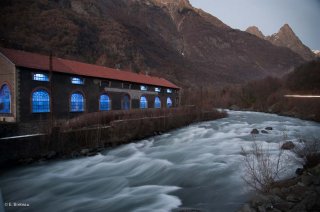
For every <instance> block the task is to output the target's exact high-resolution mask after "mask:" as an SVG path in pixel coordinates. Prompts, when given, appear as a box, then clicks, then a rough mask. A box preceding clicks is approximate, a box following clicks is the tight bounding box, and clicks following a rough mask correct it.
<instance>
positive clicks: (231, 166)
mask: <svg viewBox="0 0 320 212" xmlns="http://www.w3.org/2000/svg"><path fill="white" fill-rule="evenodd" d="M266 127H271V128H272V130H265V128H266ZM254 128H256V129H258V130H259V131H260V133H259V134H258V135H256V136H253V135H251V134H250V132H251V130H252V129H254ZM261 130H265V133H266V134H263V133H261ZM301 138H303V139H313V138H320V124H318V123H315V122H309V121H303V120H299V119H294V118H288V117H282V116H277V115H272V114H265V113H256V112H237V111H229V117H227V118H224V119H220V120H216V121H210V122H203V123H198V124H193V125H190V126H188V127H185V128H182V129H178V130H174V131H171V132H169V133H166V134H163V135H160V136H156V137H152V138H149V139H146V140H142V141H139V142H137V143H131V144H127V145H123V146H120V147H117V148H114V149H110V150H106V151H104V152H101V153H100V154H98V155H96V156H93V157H86V158H80V159H79V158H78V159H72V160H71V159H70V160H58V161H51V162H42V163H37V164H33V165H30V166H25V167H20V168H16V169H14V170H11V171H8V172H6V173H3V174H1V176H0V188H1V190H2V195H3V198H4V201H5V203H6V204H7V205H8V204H9V203H12V205H13V203H23V204H24V206H20V207H19V208H18V207H12V206H11V207H5V209H6V211H32V212H37V211H49V212H50V211H52V212H56V211H77V212H78V211H84V212H87V211H90V212H91V211H107V212H126V211H134V212H150V211H152V212H153V211H156V212H162V211H163V212H165V211H172V210H173V211H179V208H194V209H198V210H201V211H205V212H206V211H236V210H237V209H238V208H239V207H241V205H243V204H244V203H245V202H246V201H248V199H249V198H250V195H251V191H250V188H249V187H248V186H247V184H246V183H245V182H244V181H243V179H242V176H243V175H244V174H245V169H244V166H243V164H244V162H243V159H244V156H243V154H241V147H244V148H250V147H251V145H252V143H253V142H254V141H255V142H258V143H260V144H262V146H263V148H265V149H267V150H268V151H269V152H270V153H271V154H273V155H277V154H278V153H279V149H280V145H281V143H282V142H284V141H287V140H290V141H293V142H294V143H296V144H298V143H299V139H301ZM285 157H287V158H288V159H289V160H288V161H286V171H285V172H284V173H283V174H282V176H281V177H282V178H286V177H290V176H293V175H294V171H295V169H296V168H297V167H299V166H300V165H299V159H298V158H296V157H295V156H294V154H293V153H291V152H288V151H287V152H286V154H285ZM26 205H29V206H26Z"/></svg>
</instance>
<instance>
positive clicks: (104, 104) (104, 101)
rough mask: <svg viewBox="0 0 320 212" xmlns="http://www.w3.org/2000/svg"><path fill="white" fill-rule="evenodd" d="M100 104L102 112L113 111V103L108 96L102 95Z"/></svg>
mask: <svg viewBox="0 0 320 212" xmlns="http://www.w3.org/2000/svg"><path fill="white" fill-rule="evenodd" d="M99 104H100V110H101V111H107V110H111V101H110V98H109V96H108V95H106V94H102V95H101V96H100V99H99Z"/></svg>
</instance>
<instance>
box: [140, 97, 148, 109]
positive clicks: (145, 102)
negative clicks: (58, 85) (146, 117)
mask: <svg viewBox="0 0 320 212" xmlns="http://www.w3.org/2000/svg"><path fill="white" fill-rule="evenodd" d="M140 108H141V109H146V108H148V100H147V98H146V97H145V96H141V98H140Z"/></svg>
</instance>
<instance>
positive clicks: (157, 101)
mask: <svg viewBox="0 0 320 212" xmlns="http://www.w3.org/2000/svg"><path fill="white" fill-rule="evenodd" d="M154 108H161V100H160V98H159V97H157V96H156V98H155V99H154Z"/></svg>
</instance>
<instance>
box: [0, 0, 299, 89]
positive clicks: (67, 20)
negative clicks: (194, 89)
mask: <svg viewBox="0 0 320 212" xmlns="http://www.w3.org/2000/svg"><path fill="white" fill-rule="evenodd" d="M0 6H1V7H0V12H1V13H0V26H1V27H0V38H1V39H0V45H1V46H4V47H9V48H16V49H23V50H28V51H36V52H40V53H47V54H48V53H49V52H50V51H53V54H54V55H56V56H60V57H67V58H71V59H77V60H82V61H85V62H90V63H97V64H100V65H106V66H109V67H115V66H117V67H120V68H123V69H132V70H134V71H137V72H138V71H148V72H149V73H151V74H154V75H160V76H163V77H166V78H168V79H170V80H172V81H173V82H175V83H177V84H179V85H181V86H198V85H199V84H201V85H204V86H217V85H221V84H225V83H241V82H245V81H248V80H251V79H256V78H261V77H264V76H266V75H278V76H279V75H282V74H284V73H286V72H288V71H289V70H291V69H292V68H293V67H294V66H296V65H298V64H300V63H301V62H303V61H304V60H303V59H302V58H301V57H300V56H299V55H297V54H296V53H294V52H292V51H290V50H289V49H287V48H281V47H276V46H274V45H271V44H270V43H269V42H267V41H265V40H261V39H259V38H257V37H255V36H252V35H249V34H248V33H246V32H242V31H239V30H234V29H231V28H230V27H229V26H227V25H225V24H224V23H222V22H221V21H220V20H219V19H217V18H216V17H214V16H211V15H209V14H208V13H205V12H204V11H202V10H200V9H196V8H193V7H192V5H191V4H190V3H189V1H187V0H176V1H173V0H171V1H169V0H34V1H25V0H11V1H9V0H3V1H1V2H0ZM21 17H23V18H21Z"/></svg>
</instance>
